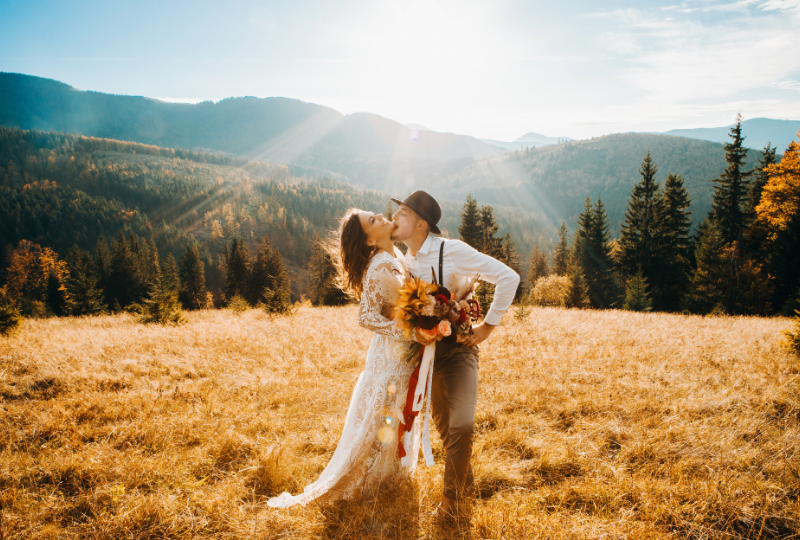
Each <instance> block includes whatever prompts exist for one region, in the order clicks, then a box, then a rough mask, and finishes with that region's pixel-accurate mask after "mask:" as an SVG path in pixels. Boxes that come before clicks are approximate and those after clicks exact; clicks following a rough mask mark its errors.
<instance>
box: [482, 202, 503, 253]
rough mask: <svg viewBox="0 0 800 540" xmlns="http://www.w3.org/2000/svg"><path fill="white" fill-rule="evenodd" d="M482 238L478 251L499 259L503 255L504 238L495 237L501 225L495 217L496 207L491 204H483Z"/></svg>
mask: <svg viewBox="0 0 800 540" xmlns="http://www.w3.org/2000/svg"><path fill="white" fill-rule="evenodd" d="M480 223H481V240H480V247H479V248H478V251H480V252H482V253H485V254H487V255H488V256H490V257H494V258H495V259H499V258H500V257H501V256H502V247H503V245H502V240H501V239H500V238H497V237H495V235H496V234H497V231H498V230H499V229H500V226H499V225H498V224H497V221H495V219H494V209H493V208H492V207H491V206H489V205H486V206H481V221H480Z"/></svg>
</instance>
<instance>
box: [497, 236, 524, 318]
mask: <svg viewBox="0 0 800 540" xmlns="http://www.w3.org/2000/svg"><path fill="white" fill-rule="evenodd" d="M500 246H501V247H500V257H499V258H498V260H499V261H500V262H502V263H503V264H505V265H506V266H508V267H509V268H511V269H512V270H513V271H514V272H516V273H517V275H522V266H521V265H520V262H519V252H517V246H515V245H514V241H513V240H512V239H511V235H510V234H508V233H506V235H505V236H503V237H502V238H501V239H500ZM521 297H522V282H521V281H520V283H519V284H517V290H516V291H514V301H515V302H516V301H519V299H520V298H521Z"/></svg>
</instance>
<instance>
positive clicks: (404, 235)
mask: <svg viewBox="0 0 800 540" xmlns="http://www.w3.org/2000/svg"><path fill="white" fill-rule="evenodd" d="M421 221H424V220H423V219H422V218H421V217H419V215H418V214H417V213H416V212H414V211H413V210H412V209H411V208H409V207H408V206H406V205H404V204H401V205H400V208H398V209H397V212H395V213H394V215H393V216H392V222H393V223H394V224H395V230H394V232H392V241H393V242H404V241H405V240H408V239H409V238H411V237H412V236H413V235H414V230H415V229H417V228H418V227H419V226H420V222H421Z"/></svg>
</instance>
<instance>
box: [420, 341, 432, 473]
mask: <svg viewBox="0 0 800 540" xmlns="http://www.w3.org/2000/svg"><path fill="white" fill-rule="evenodd" d="M425 350H426V351H427V350H428V349H427V347H426V348H425ZM431 356H433V355H431ZM421 373H422V370H420V374H421ZM432 383H433V363H431V367H430V369H429V370H428V384H427V388H428V406H427V407H425V423H424V424H423V426H422V454H423V455H424V456H425V464H426V465H427V466H428V467H433V451H432V450H431V427H430V423H431V391H430V388H431V384H432Z"/></svg>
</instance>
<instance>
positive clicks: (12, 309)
mask: <svg viewBox="0 0 800 540" xmlns="http://www.w3.org/2000/svg"><path fill="white" fill-rule="evenodd" d="M21 323H22V314H21V313H20V312H19V306H18V305H17V303H16V302H15V301H14V300H13V299H12V298H11V297H10V295H9V294H8V293H7V286H4V287H0V336H9V335H11V334H12V333H13V332H15V331H16V330H17V329H18V328H19V326H20V324H21Z"/></svg>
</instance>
